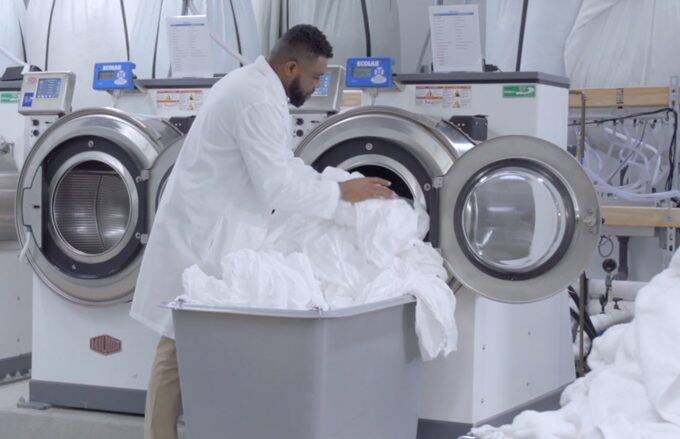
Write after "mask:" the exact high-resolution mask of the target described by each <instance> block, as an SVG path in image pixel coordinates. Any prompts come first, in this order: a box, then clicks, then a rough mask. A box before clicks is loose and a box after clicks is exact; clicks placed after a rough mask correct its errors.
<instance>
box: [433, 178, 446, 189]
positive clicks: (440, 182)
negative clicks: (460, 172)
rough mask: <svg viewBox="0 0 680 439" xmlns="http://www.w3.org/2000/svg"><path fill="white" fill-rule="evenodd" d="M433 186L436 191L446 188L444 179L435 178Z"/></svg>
mask: <svg viewBox="0 0 680 439" xmlns="http://www.w3.org/2000/svg"><path fill="white" fill-rule="evenodd" d="M432 186H433V187H434V188H435V189H441V188H443V187H444V177H435V178H434V179H433V180H432Z"/></svg>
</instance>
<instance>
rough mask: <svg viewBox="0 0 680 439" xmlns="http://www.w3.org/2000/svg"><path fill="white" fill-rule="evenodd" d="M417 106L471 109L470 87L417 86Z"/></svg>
mask: <svg viewBox="0 0 680 439" xmlns="http://www.w3.org/2000/svg"><path fill="white" fill-rule="evenodd" d="M416 105H418V106H429V107H442V108H470V107H471V106H472V87H471V86H469V85H416Z"/></svg>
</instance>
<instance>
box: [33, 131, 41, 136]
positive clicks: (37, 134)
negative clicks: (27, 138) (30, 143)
mask: <svg viewBox="0 0 680 439" xmlns="http://www.w3.org/2000/svg"><path fill="white" fill-rule="evenodd" d="M31 134H33V136H35V137H38V136H39V135H40V131H38V130H33V131H32V132H31Z"/></svg>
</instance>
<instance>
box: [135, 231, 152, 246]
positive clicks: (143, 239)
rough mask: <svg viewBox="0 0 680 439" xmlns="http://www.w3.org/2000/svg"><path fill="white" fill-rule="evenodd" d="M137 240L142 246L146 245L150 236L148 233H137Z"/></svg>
mask: <svg viewBox="0 0 680 439" xmlns="http://www.w3.org/2000/svg"><path fill="white" fill-rule="evenodd" d="M135 238H137V239H139V242H141V243H142V244H146V243H147V242H149V234H148V233H136V234H135Z"/></svg>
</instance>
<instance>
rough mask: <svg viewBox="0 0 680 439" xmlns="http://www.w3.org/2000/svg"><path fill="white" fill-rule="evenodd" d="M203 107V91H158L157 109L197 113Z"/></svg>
mask: <svg viewBox="0 0 680 439" xmlns="http://www.w3.org/2000/svg"><path fill="white" fill-rule="evenodd" d="M201 105H203V90H191V89H189V90H178V89H173V90H158V91H157V92H156V108H159V109H161V108H165V109H173V110H179V111H197V110H198V109H200V108H201Z"/></svg>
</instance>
